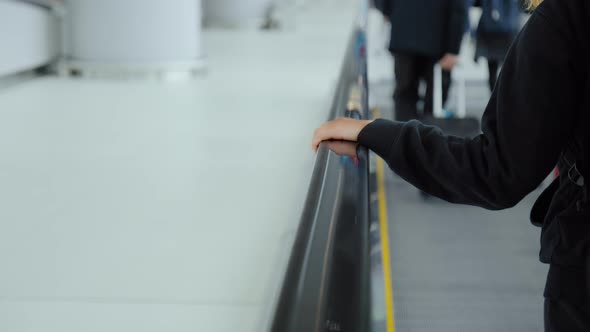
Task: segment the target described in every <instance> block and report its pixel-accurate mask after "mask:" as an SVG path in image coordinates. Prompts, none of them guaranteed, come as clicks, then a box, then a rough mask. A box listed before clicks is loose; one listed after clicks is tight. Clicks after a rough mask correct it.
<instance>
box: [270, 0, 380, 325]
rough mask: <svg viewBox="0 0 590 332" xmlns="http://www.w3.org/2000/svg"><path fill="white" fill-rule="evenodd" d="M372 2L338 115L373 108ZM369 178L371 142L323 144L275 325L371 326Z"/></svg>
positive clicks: (354, 41) (345, 72) (348, 63)
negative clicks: (368, 48) (369, 24)
mask: <svg viewBox="0 0 590 332" xmlns="http://www.w3.org/2000/svg"><path fill="white" fill-rule="evenodd" d="M367 10H368V6H367V1H361V10H360V15H359V19H358V22H357V23H358V24H355V28H354V30H353V33H352V36H351V38H350V41H349V46H348V49H347V52H346V55H345V58H344V62H343V66H342V69H341V72H340V79H339V81H338V86H337V88H336V93H335V95H334V100H333V103H332V109H331V111H330V116H329V117H330V119H333V118H336V117H343V116H348V117H354V118H359V119H366V118H367V116H368V89H367V85H366V82H367V63H366V29H365V26H366V16H367ZM329 148H332V150H330V149H329ZM334 151H335V152H334ZM344 151H346V153H344ZM351 151H354V152H356V154H355V155H352V153H351ZM368 181H369V161H368V152H367V150H366V149H365V148H362V147H357V146H356V145H352V143H348V145H347V144H342V143H330V142H324V143H322V144H321V145H320V148H319V150H318V153H317V156H316V163H315V166H314V170H313V173H312V179H311V183H310V187H309V191H308V195H307V199H306V202H305V207H304V210H303V214H302V216H301V222H300V225H299V229H298V231H297V235H296V238H295V243H294V245H293V250H292V253H291V257H290V259H289V264H288V267H287V272H286V275H285V279H284V281H283V287H282V289H281V294H280V297H279V299H278V304H277V307H276V310H275V316H274V319H273V323H272V327H271V328H272V331H276V332H301V331H305V332H314V331H368V330H369V328H370V313H371V310H370V284H369V282H370V278H369V274H370V262H369V188H368Z"/></svg>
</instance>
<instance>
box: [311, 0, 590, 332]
mask: <svg viewBox="0 0 590 332" xmlns="http://www.w3.org/2000/svg"><path fill="white" fill-rule="evenodd" d="M417 2H420V3H422V1H417ZM530 4H531V6H533V7H536V9H535V10H534V12H533V14H532V15H531V17H530V18H529V20H528V22H527V24H526V25H525V26H524V28H523V29H522V31H521V32H520V33H519V34H518V36H517V37H516V40H515V41H514V43H513V45H512V47H511V48H510V50H509V51H508V54H507V56H506V59H505V61H504V65H503V67H502V71H501V73H500V76H499V78H498V81H497V83H496V87H495V88H494V91H493V92H492V96H491V97H490V101H489V103H488V105H487V107H486V109H485V113H484V115H483V118H482V133H481V134H480V135H479V136H477V137H475V138H463V137H458V136H449V135H445V134H444V133H443V132H441V130H440V129H438V128H436V127H432V126H425V125H423V124H422V123H420V122H419V121H415V120H413V121H409V122H399V121H388V120H383V119H378V120H375V121H369V120H353V119H336V120H333V121H329V122H327V123H325V124H323V125H322V126H321V127H320V128H318V129H317V130H316V131H315V133H314V137H313V141H312V146H313V148H314V149H317V148H318V145H319V143H320V142H321V141H324V140H330V139H339V140H347V141H356V142H359V143H360V144H361V145H363V146H366V147H368V148H369V149H371V150H373V151H374V152H375V153H377V154H378V155H379V156H381V157H382V158H383V159H385V160H386V161H387V163H388V165H389V166H390V167H391V169H392V170H393V171H395V172H396V173H397V174H398V175H400V176H401V177H402V178H404V179H405V180H407V181H408V182H410V183H411V184H413V185H415V186H416V187H418V188H419V189H421V190H423V191H425V192H427V193H429V194H431V195H434V196H437V197H439V198H442V199H444V200H447V201H449V202H453V203H460V204H469V205H476V206H480V207H483V208H487V209H491V210H500V209H506V208H510V207H513V206H514V205H516V204H517V203H518V202H520V201H521V200H522V199H523V198H524V197H525V196H526V195H528V194H529V193H531V192H532V191H533V190H535V189H536V188H537V187H538V186H539V184H540V183H541V182H542V181H543V180H544V179H545V177H546V176H547V175H548V174H549V173H550V172H551V170H552V169H553V167H554V166H555V164H558V165H559V171H560V172H559V174H560V175H559V178H557V179H556V180H555V181H554V182H553V183H552V184H551V185H550V186H549V187H547V188H546V189H545V190H544V191H543V193H542V194H541V195H540V196H539V197H538V199H537V201H536V202H535V204H534V206H533V208H532V211H531V221H532V223H533V224H534V225H537V226H540V227H542V228H541V241H540V244H541V250H540V253H539V258H540V260H541V262H543V263H546V264H549V272H548V275H547V282H546V284H545V291H544V297H545V302H544V303H545V307H544V308H545V309H544V317H545V330H546V331H557V332H565V331H567V332H575V331H585V332H587V331H590V266H587V265H588V264H590V257H589V256H590V61H589V59H590V1H588V0H544V1H542V0H530ZM539 4H540V5H539ZM537 6H538V7H537ZM466 249H468V248H466ZM482 259H485V258H484V257H482ZM507 272H508V273H509V271H507Z"/></svg>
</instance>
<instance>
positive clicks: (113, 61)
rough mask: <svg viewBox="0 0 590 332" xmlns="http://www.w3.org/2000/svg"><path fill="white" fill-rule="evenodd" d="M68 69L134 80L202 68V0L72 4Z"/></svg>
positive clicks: (82, 0)
mask: <svg viewBox="0 0 590 332" xmlns="http://www.w3.org/2000/svg"><path fill="white" fill-rule="evenodd" d="M66 3H67V14H66V16H67V31H66V35H67V36H66V38H67V39H68V43H67V44H68V48H69V49H68V52H67V53H68V59H69V61H67V62H66V64H67V67H68V69H69V70H78V71H80V72H81V73H82V74H96V75H99V76H100V75H104V74H106V75H109V74H110V75H118V76H134V75H142V74H146V73H162V72H169V71H171V72H184V71H189V72H190V71H193V70H197V69H199V68H200V67H202V50H201V1H200V0H168V1H144V0H68V1H67V2H66Z"/></svg>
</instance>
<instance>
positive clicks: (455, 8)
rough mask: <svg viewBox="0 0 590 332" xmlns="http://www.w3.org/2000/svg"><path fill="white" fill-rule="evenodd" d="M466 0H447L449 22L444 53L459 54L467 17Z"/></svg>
mask: <svg viewBox="0 0 590 332" xmlns="http://www.w3.org/2000/svg"><path fill="white" fill-rule="evenodd" d="M467 7H468V2H467V0H451V1H450V2H449V22H448V30H447V43H446V45H445V53H451V54H459V50H460V49H461V41H462V40H463V35H464V34H465V29H466V27H467V19H468V13H467V12H468V9H467Z"/></svg>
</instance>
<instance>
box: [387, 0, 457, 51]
mask: <svg viewBox="0 0 590 332" xmlns="http://www.w3.org/2000/svg"><path fill="white" fill-rule="evenodd" d="M467 6H468V5H467V2H466V0H379V1H378V3H377V7H378V8H380V10H381V11H382V12H383V14H384V15H385V16H387V17H388V18H389V19H390V21H391V41H390V44H389V50H390V51H391V52H392V53H404V54H416V55H424V56H430V57H433V58H440V57H442V56H443V55H444V54H446V53H452V54H459V49H460V48H461V40H462V39H463V33H464V32H465V24H466V22H467Z"/></svg>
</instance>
